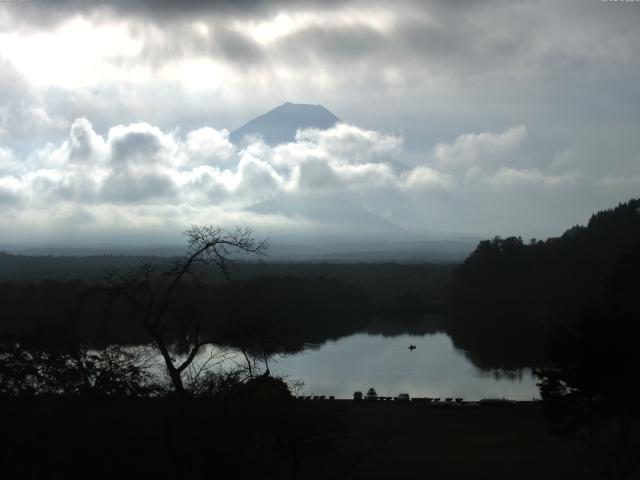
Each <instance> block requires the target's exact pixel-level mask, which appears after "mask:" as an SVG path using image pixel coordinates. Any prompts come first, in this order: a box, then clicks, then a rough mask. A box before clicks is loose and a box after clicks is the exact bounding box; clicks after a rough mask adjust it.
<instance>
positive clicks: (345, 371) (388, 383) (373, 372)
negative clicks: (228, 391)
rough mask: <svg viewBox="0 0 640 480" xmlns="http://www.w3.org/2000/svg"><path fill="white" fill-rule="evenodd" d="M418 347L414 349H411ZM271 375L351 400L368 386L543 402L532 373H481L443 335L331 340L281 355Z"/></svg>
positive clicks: (308, 391) (387, 391) (386, 391)
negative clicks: (356, 392)
mask: <svg viewBox="0 0 640 480" xmlns="http://www.w3.org/2000/svg"><path fill="white" fill-rule="evenodd" d="M411 344H413V345H415V346H416V349H415V350H413V351H410V350H409V349H408V347H409V345H411ZM269 367H270V369H271V372H272V373H277V374H280V375H288V376H289V377H291V378H292V379H300V380H303V381H304V383H305V385H304V387H303V388H302V389H301V391H300V394H301V395H326V396H329V395H334V396H335V397H336V398H352V395H353V392H354V391H355V390H360V391H362V392H366V391H367V390H368V389H369V387H373V388H375V389H376V391H377V393H378V395H385V396H395V395H397V394H398V393H409V394H410V395H411V396H412V397H413V396H420V397H423V396H424V397H442V398H444V397H463V398H464V399H465V400H480V399H482V398H496V397H505V398H509V399H513V400H531V399H532V398H534V397H535V398H538V396H539V395H538V389H537V387H536V385H535V383H536V380H535V378H534V377H533V375H532V373H531V371H527V370H525V371H523V372H521V374H520V375H518V376H515V377H513V376H512V377H511V378H507V377H506V376H496V375H494V374H491V373H486V372H482V371H480V370H479V369H478V368H476V367H475V366H474V365H473V364H472V363H471V362H470V361H469V360H467V358H466V357H465V356H464V353H463V352H460V351H458V350H456V349H455V348H454V347H453V345H452V343H451V340H450V338H449V337H448V336H447V335H446V334H444V333H438V334H433V335H422V336H416V335H397V336H392V337H390V336H388V337H385V336H382V335H370V334H356V335H352V336H349V337H344V338H341V339H339V340H337V341H328V342H326V343H324V344H323V345H321V346H320V347H319V348H317V349H311V350H306V351H304V352H302V353H297V354H294V355H288V356H281V357H278V358H277V359H273V360H271V361H270V363H269Z"/></svg>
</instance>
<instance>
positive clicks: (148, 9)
mask: <svg viewBox="0 0 640 480" xmlns="http://www.w3.org/2000/svg"><path fill="white" fill-rule="evenodd" d="M345 3H347V1H346V0H135V1H131V0H47V1H39V0H33V1H31V2H25V3H24V4H21V5H20V6H19V7H16V8H15V9H14V10H15V11H14V14H15V21H16V22H18V23H21V24H27V25H32V26H38V27H47V26H53V25H55V24H57V23H59V22H62V21H64V20H66V19H68V18H69V17H70V16H72V15H86V16H100V15H107V16H108V15H115V16H116V17H119V18H136V19H138V20H143V21H144V20H146V21H152V22H159V23H166V22H169V23H172V22H175V21H179V20H184V19H197V18H199V17H209V16H234V17H235V16H243V17H244V18H256V17H262V16H265V15H271V14H273V13H275V12H278V11H280V10H282V9H287V8H298V9H305V8H334V7H336V6H339V5H341V4H345Z"/></svg>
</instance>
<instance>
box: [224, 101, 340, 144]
mask: <svg viewBox="0 0 640 480" xmlns="http://www.w3.org/2000/svg"><path fill="white" fill-rule="evenodd" d="M338 122H340V119H339V118H338V117H337V116H336V115H334V114H333V113H332V112H330V111H329V110H327V109H326V108H325V107H323V106H322V105H310V104H303V103H290V102H287V103H284V104H282V105H280V106H279V107H276V108H274V109H273V110H270V111H268V112H267V113H265V114H263V115H260V116H259V117H256V118H254V119H253V120H250V121H249V122H247V123H245V124H244V125H242V126H241V127H239V128H237V129H236V130H234V131H233V132H231V133H230V134H229V140H230V141H231V142H232V143H234V144H236V145H240V144H242V142H243V140H244V138H245V137H247V136H252V135H259V136H261V137H262V139H263V140H264V141H265V143H267V144H268V145H277V144H279V143H287V142H293V141H294V140H295V138H296V131H297V130H299V129H303V128H318V129H323V130H324V129H327V128H331V127H333V126H334V125H335V124H336V123H338Z"/></svg>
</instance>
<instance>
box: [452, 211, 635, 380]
mask: <svg viewBox="0 0 640 480" xmlns="http://www.w3.org/2000/svg"><path fill="white" fill-rule="evenodd" d="M639 209H640V200H630V201H629V202H626V203H623V204H620V205H619V206H617V207H616V208H614V209H611V210H605V211H602V212H598V213H596V214H594V215H593V216H592V217H591V219H590V220H589V223H588V224H587V225H586V226H584V227H583V226H575V227H573V228H571V229H569V230H567V231H566V232H565V233H564V234H563V235H562V236H561V237H558V238H549V239H547V240H546V241H537V240H534V239H532V240H531V241H530V242H528V243H525V242H524V241H523V240H522V239H521V238H519V237H509V238H500V237H496V238H494V239H493V240H486V241H483V242H480V244H479V245H478V247H477V248H476V250H475V251H474V252H473V253H472V254H471V255H470V256H469V257H468V258H467V259H466V260H465V261H464V263H463V264H462V265H461V266H460V267H459V268H457V269H456V271H455V272H454V275H453V278H452V282H451V297H450V299H449V315H448V316H447V326H446V330H447V332H448V333H449V335H450V336H451V337H452V339H453V342H454V345H456V346H457V347H459V348H461V349H463V350H465V351H466V352H467V353H468V355H469V356H470V357H471V359H472V360H473V362H474V363H475V364H476V365H479V366H481V367H483V368H488V369H491V368H503V369H517V368H522V367H530V366H536V365H542V364H544V363H545V354H544V343H545V339H546V337H547V336H548V335H549V333H550V332H551V329H552V328H553V326H554V325H556V324H568V323H572V322H573V321H575V318H576V315H577V314H578V312H579V311H580V309H581V308H582V307H583V306H584V305H585V304H587V303H594V302H596V303H597V302H600V301H602V299H604V296H605V293H606V279H607V277H608V276H609V275H610V273H611V271H612V269H613V268H614V266H615V264H616V262H617V261H618V260H619V259H620V258H621V257H622V256H624V255H626V254H629V253H630V252H631V251H633V249H634V248H635V247H636V246H637V245H640V210H639Z"/></svg>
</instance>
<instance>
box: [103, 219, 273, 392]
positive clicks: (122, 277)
mask: <svg viewBox="0 0 640 480" xmlns="http://www.w3.org/2000/svg"><path fill="white" fill-rule="evenodd" d="M184 233H185V235H186V236H187V242H188V249H187V253H186V254H185V255H184V256H183V257H180V258H177V259H175V260H174V261H173V262H172V263H171V264H170V265H169V266H168V267H167V268H164V269H159V268H158V267H157V266H156V265H154V264H153V263H151V262H147V263H143V264H141V265H140V266H138V267H137V268H136V269H135V270H133V271H131V272H128V273H127V274H122V273H120V272H111V273H109V274H108V275H107V278H106V280H105V283H104V285H103V286H102V290H105V291H107V292H109V293H110V294H111V295H114V296H122V297H124V298H126V299H127V300H128V301H129V302H130V303H131V305H132V306H133V307H134V309H135V310H136V311H137V312H138V314H139V315H140V317H141V320H142V325H143V327H144V329H145V330H146V331H147V332H148V333H149V335H150V336H151V339H152V341H153V343H154V345H155V347H156V348H157V349H158V350H159V351H160V354H161V355H162V358H163V360H164V363H165V367H166V369H167V373H168V375H169V378H170V379H171V383H172V384H173V388H174V390H175V392H176V393H177V394H181V395H182V394H184V393H185V387H184V383H183V373H184V372H185V371H186V370H187V369H188V368H189V367H190V366H191V364H192V363H193V361H194V360H195V358H196V357H197V355H198V353H200V351H201V350H202V349H203V347H205V346H207V345H212V344H213V343H214V340H213V339H212V338H202V337H201V334H200V324H199V323H198V322H197V321H191V322H188V323H189V324H190V327H191V329H192V330H191V332H190V333H189V334H188V335H186V336H185V338H184V339H182V341H183V343H184V345H183V346H184V347H185V350H186V356H185V357H184V359H180V360H178V359H176V358H175V357H174V356H173V355H172V354H171V351H170V339H169V338H167V335H166V329H167V321H168V320H167V319H168V313H169V310H170V308H171V307H172V306H173V305H174V303H175V301H176V293H177V289H178V287H179V286H180V284H181V283H183V282H185V280H186V279H187V278H191V279H194V280H195V281H198V277H197V275H196V272H195V267H196V266H197V265H204V266H215V267H217V268H218V269H219V270H220V271H221V273H222V274H223V275H224V276H225V277H226V278H228V277H229V275H230V268H231V266H232V265H233V260H234V256H236V255H237V254H241V253H245V254H246V253H248V254H253V255H258V256H262V255H265V254H266V250H267V248H268V242H267V241H266V240H262V241H256V240H255V239H254V237H253V230H251V229H248V228H244V229H242V228H237V227H236V229H234V230H230V231H229V230H225V229H222V228H219V227H214V226H210V225H204V226H202V225H197V226H192V227H191V228H190V229H188V230H187V231H186V232H184ZM184 314H186V315H188V313H184ZM190 320H193V319H190Z"/></svg>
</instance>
